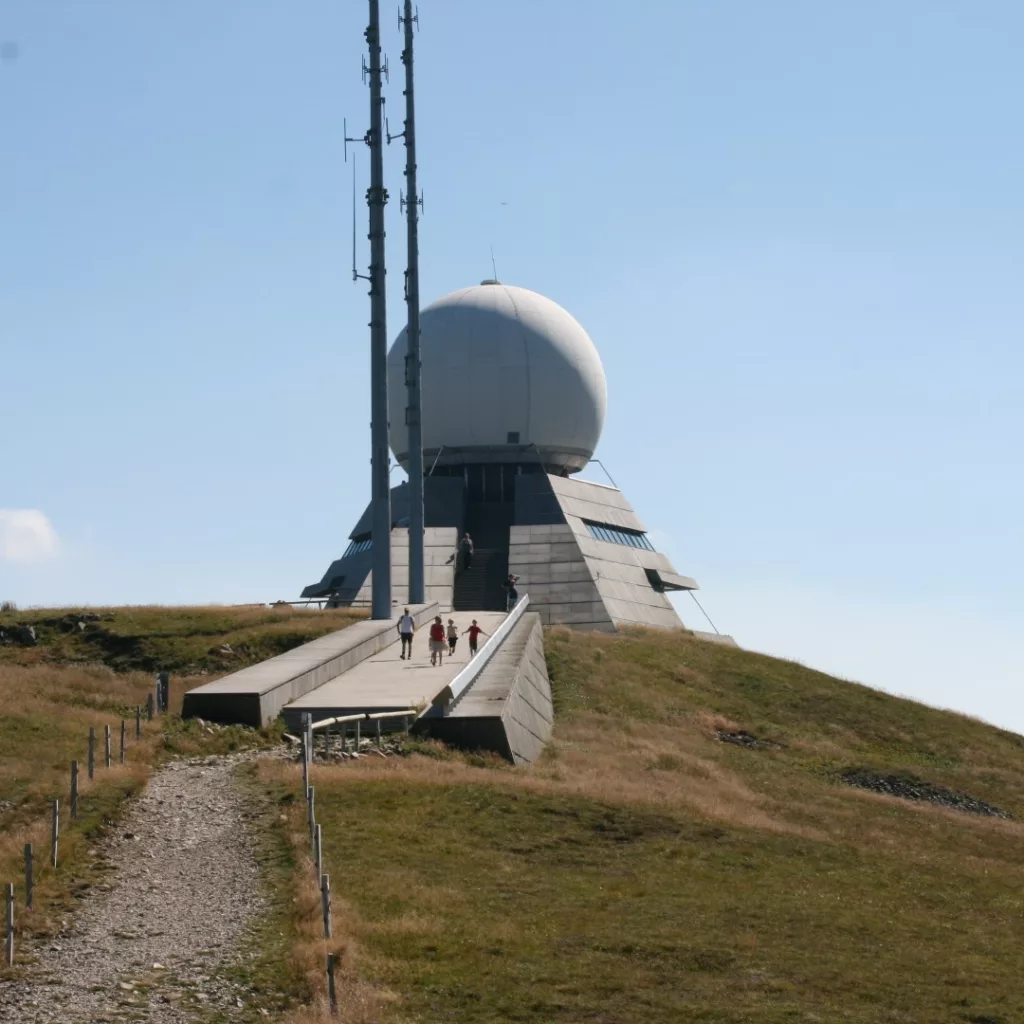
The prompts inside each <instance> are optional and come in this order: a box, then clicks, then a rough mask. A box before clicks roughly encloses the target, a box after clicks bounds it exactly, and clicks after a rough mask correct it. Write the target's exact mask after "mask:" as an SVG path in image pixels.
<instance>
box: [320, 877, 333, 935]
mask: <svg viewBox="0 0 1024 1024" xmlns="http://www.w3.org/2000/svg"><path fill="white" fill-rule="evenodd" d="M320 909H321V910H322V911H323V913H324V937H325V938H328V939H330V938H333V937H334V927H333V925H332V924H331V876H330V875H321V876H320Z"/></svg>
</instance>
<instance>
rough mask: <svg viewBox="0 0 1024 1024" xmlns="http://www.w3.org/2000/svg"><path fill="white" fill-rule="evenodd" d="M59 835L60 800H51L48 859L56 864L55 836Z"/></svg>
mask: <svg viewBox="0 0 1024 1024" xmlns="http://www.w3.org/2000/svg"><path fill="white" fill-rule="evenodd" d="M59 835H60V801H59V800H54V801H53V828H52V830H51V832H50V860H51V862H52V863H53V866H54V867H56V866H57V837H58V836H59Z"/></svg>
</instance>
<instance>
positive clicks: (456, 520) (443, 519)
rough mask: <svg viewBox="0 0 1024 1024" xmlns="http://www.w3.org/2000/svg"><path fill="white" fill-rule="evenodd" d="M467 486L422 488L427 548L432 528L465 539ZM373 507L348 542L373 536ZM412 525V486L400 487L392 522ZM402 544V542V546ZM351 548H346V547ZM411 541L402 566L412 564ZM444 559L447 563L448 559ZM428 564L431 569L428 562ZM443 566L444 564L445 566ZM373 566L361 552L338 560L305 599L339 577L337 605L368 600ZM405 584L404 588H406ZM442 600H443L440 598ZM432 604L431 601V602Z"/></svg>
mask: <svg viewBox="0 0 1024 1024" xmlns="http://www.w3.org/2000/svg"><path fill="white" fill-rule="evenodd" d="M464 494H465V483H464V481H463V479H462V477H461V476H460V477H441V476H436V477H427V479H426V480H424V486H423V498H424V501H423V504H424V521H425V523H426V530H425V531H424V542H425V545H426V546H427V547H429V546H430V545H431V543H432V541H431V534H430V532H429V531H430V530H431V529H432V528H444V527H448V528H451V529H454V530H455V531H456V534H457V535H458V536H461V535H462V531H463V529H464V520H465V501H464ZM372 512H373V510H372V507H371V506H370V505H367V506H366V509H365V510H364V512H363V514H362V516H360V518H359V522H357V523H356V525H355V528H354V529H353V530H352V532H351V533H350V534H349V539H354V538H356V537H363V536H366V535H368V534H370V533H371V532H372V531H371V527H372ZM408 521H409V485H408V483H401V484H399V485H398V486H397V487H392V488H391V522H392V524H393V525H395V526H399V527H404V528H406V529H407V528H408ZM435 542H436V543H438V544H444V543H447V540H446V538H442V539H437V535H435ZM391 543H392V564H393V565H395V564H398V563H396V552H395V550H394V544H395V539H394V535H392V542H391ZM401 543H402V542H401V541H399V544H401ZM347 546H348V545H347V544H346V547H347ZM408 547H409V544H408V538H406V541H405V555H404V562H402V563H400V564H403V565H408V564H409V557H408ZM447 557H448V556H447V555H445V559H447ZM426 564H427V565H430V564H431V563H430V560H429V558H427V559H426ZM442 564H443V563H442ZM372 565H373V553H372V552H371V551H360V552H359V553H358V554H355V555H349V556H348V557H347V558H345V557H343V558H336V559H335V560H334V561H333V562H332V563H331V564H330V565H329V566H328V568H327V571H326V572H325V573H324V574H323V577H322V578H321V579H320V581H319V582H318V583H312V584H310V585H309V586H308V587H306V588H305V589H304V590H303V591H302V596H303V597H317V596H320V595H321V594H324V593H326V592H327V588H328V587H330V586H331V582H332V581H333V580H335V579H336V578H338V577H344V583H343V584H342V586H341V587H340V588H334V589H337V590H338V595H339V601H338V603H339V604H340V605H343V606H347V605H350V604H352V603H353V602H354V601H363V600H364V599H366V600H368V598H367V597H366V587H367V586H368V585H369V578H370V575H369V574H370V569H371V568H372ZM427 575H428V579H427V586H428V587H430V586H431V583H430V580H429V575H430V574H429V572H428V573H427ZM405 586H406V584H403V587H405ZM433 586H444V583H443V581H441V582H435V583H434V584H433ZM438 599H439V600H440V596H439V598H438ZM428 600H429V598H428ZM396 601H402V602H403V603H404V601H405V597H404V595H401V596H398V597H397V598H396ZM442 605H443V610H446V609H448V608H451V600H450V599H449V600H448V601H447V603H444V602H442Z"/></svg>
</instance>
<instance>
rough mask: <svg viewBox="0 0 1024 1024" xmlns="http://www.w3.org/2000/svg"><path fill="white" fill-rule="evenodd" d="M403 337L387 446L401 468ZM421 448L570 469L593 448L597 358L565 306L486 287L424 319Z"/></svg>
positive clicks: (395, 358) (454, 457) (598, 422)
mask: <svg viewBox="0 0 1024 1024" xmlns="http://www.w3.org/2000/svg"><path fill="white" fill-rule="evenodd" d="M407 350H408V334H407V331H406V330H403V331H402V333H401V334H400V335H399V336H398V338H397V339H396V340H395V343H394V345H392V347H391V351H390V352H389V353H388V414H389V418H390V421H391V448H392V451H393V452H394V453H395V457H396V458H397V459H398V461H399V462H400V463H401V464H402V465H403V466H405V465H406V461H407V455H408V429H407V427H406V423H405V407H406V401H407V392H406V387H405V357H406V352H407ZM420 362H421V366H422V377H421V381H422V408H423V413H422V424H423V451H424V458H425V460H426V464H427V467H428V468H429V466H430V464H431V462H432V461H433V460H434V459H435V458H436V457H437V456H438V453H439V452H440V458H439V459H438V462H439V463H440V464H444V463H450V462H471V461H478V460H479V461H484V462H494V461H498V462H510V461H524V462H525V461H534V460H537V459H538V458H540V460H541V461H543V462H544V463H545V464H547V465H552V466H557V467H561V468H563V469H565V470H567V471H569V472H575V471H576V470H579V469H582V468H583V467H584V466H585V465H586V464H587V462H588V461H589V459H590V458H591V456H592V455H593V454H594V449H595V448H596V447H597V442H598V440H599V438H600V437H601V428H602V427H603V425H604V417H605V409H606V407H607V403H608V386H607V382H606V380H605V375H604V368H603V367H602V366H601V358H600V356H599V355H598V354H597V349H596V348H595V347H594V343H593V342H592V341H591V340H590V337H589V335H588V334H587V332H586V331H585V330H584V329H583V328H582V327H581V326H580V324H579V323H578V322H577V321H576V320H575V319H574V318H573V317H572V316H571V315H570V314H569V313H567V312H566V311H565V310H564V309H562V307H561V306H559V305H558V304H557V303H555V302H552V301H551V300H550V299H548V298H545V297H544V296H543V295H539V294H537V292H532V291H529V290H528V289H526V288H517V287H514V286H512V285H504V284H500V283H498V282H496V281H494V282H484V283H483V284H480V285H475V286H473V287H471V288H462V289H460V290H459V291H455V292H452V293H451V294H450V295H446V296H445V297H444V298H442V299H439V300H438V301H437V302H434V303H432V304H431V305H429V306H427V307H426V308H424V309H423V310H422V312H421V313H420Z"/></svg>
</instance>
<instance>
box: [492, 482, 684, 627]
mask: <svg viewBox="0 0 1024 1024" xmlns="http://www.w3.org/2000/svg"><path fill="white" fill-rule="evenodd" d="M524 479H525V478H524ZM541 479H542V480H545V481H547V485H548V487H549V488H550V494H551V495H552V498H553V500H554V501H556V502H557V504H558V507H559V509H560V512H561V518H562V524H561V525H558V524H542V525H517V526H513V527H512V530H511V532H510V538H509V539H510V543H509V571H510V572H513V573H515V574H516V575H517V576H519V577H520V591H521V592H524V593H528V594H529V595H530V602H531V607H532V608H534V609H535V610H536V611H537V612H538V613H539V614H540V616H541V618H542V620H543V622H544V623H545V625H567V626H572V627H573V628H576V629H598V630H604V631H614V630H615V629H616V628H617V627H619V626H630V625H636V626H656V627H660V628H663V629H682V628H683V623H682V621H681V620H680V618H679V615H678V614H677V612H676V610H675V607H674V606H673V604H672V602H671V601H670V600H669V598H668V596H667V595H666V594H664V593H661V592H659V591H657V590H655V589H654V587H653V586H652V585H651V581H650V579H649V577H648V575H647V571H646V570H648V569H654V570H663V571H665V572H671V573H675V570H674V569H673V568H672V564H671V562H669V560H668V558H667V557H666V556H665V555H663V554H660V553H659V552H657V551H646V550H643V549H640V548H633V547H628V546H627V545H625V544H614V543H611V542H609V541H603V540H598V539H597V538H595V537H593V536H592V535H591V534H590V531H589V530H588V529H587V527H586V524H585V522H584V520H585V519H586V520H590V521H591V522H596V523H605V524H607V525H609V526H617V527H621V528H623V529H627V530H636V531H640V532H645V531H644V525H643V523H642V522H641V521H640V519H639V517H638V516H637V515H636V513H635V512H634V511H633V508H632V506H631V505H630V504H629V502H628V501H627V500H626V498H625V496H624V495H623V494H622V492H621V491H618V490H616V489H615V488H614V487H605V486H604V485H602V484H596V483H591V482H590V481H586V480H573V479H571V478H566V477H557V476H545V477H543V478H541ZM539 487H540V485H539V484H538V485H536V487H535V488H531V492H532V490H534V489H539ZM517 498H518V495H517ZM530 503H531V504H533V505H534V506H535V507H538V508H543V499H542V497H541V495H540V493H539V492H538V493H537V494H531V498H530ZM523 507H524V509H525V508H526V507H527V503H526V501H525V500H524V502H523Z"/></svg>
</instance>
